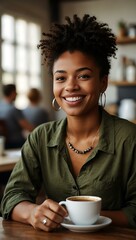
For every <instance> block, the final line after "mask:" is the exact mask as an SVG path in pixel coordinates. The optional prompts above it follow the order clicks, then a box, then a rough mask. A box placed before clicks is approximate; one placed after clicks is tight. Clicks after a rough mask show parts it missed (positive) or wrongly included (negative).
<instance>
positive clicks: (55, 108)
mask: <svg viewBox="0 0 136 240" xmlns="http://www.w3.org/2000/svg"><path fill="white" fill-rule="evenodd" d="M55 101H56V99H55V98H54V99H53V100H52V104H51V105H52V107H53V109H54V110H55V111H59V110H60V109H61V107H59V108H57V106H55ZM56 103H57V101H56Z"/></svg>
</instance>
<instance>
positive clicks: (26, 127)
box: [19, 118, 34, 132]
mask: <svg viewBox="0 0 136 240" xmlns="http://www.w3.org/2000/svg"><path fill="white" fill-rule="evenodd" d="M19 125H20V126H21V128H23V129H24V130H27V131H29V132H31V131H32V130H33V129H34V126H33V125H32V124H30V123H29V122H28V121H27V120H26V119H25V118H22V119H20V120H19Z"/></svg>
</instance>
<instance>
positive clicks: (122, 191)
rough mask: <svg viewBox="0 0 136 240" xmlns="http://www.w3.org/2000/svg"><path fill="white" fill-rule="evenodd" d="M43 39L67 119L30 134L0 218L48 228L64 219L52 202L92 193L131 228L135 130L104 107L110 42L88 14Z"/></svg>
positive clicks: (106, 212) (135, 201)
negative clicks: (40, 195)
mask: <svg viewBox="0 0 136 240" xmlns="http://www.w3.org/2000/svg"><path fill="white" fill-rule="evenodd" d="M43 36H44V38H43V39H42V40H41V41H40V44H39V48H40V49H41V50H42V55H43V56H44V60H45V64H46V65H47V66H48V67H49V70H50V73H51V76H52V82H53V93H54V97H55V100H56V102H57V103H58V105H59V106H60V107H59V109H60V108H62V109H63V110H64V112H65V113H66V118H65V119H61V120H58V121H52V122H48V123H45V124H42V125H40V126H38V127H37V128H36V129H34V131H33V132H32V133H31V134H29V137H28V139H27V141H26V143H25V144H24V146H23V148H22V156H21V160H20V161H19V162H18V163H17V164H16V166H15V168H14V170H13V172H12V174H11V177H10V179H9V182H8V184H7V186H6V190H5V195H4V197H3V200H2V214H3V218H4V219H11V220H14V221H19V222H22V223H26V224H31V225H32V226H33V227H34V228H35V229H39V230H43V231H53V230H54V229H56V228H58V227H59V226H60V225H61V223H62V222H63V221H64V218H65V216H67V215H68V213H67V211H66V209H65V208H63V207H62V206H60V205H59V201H62V200H65V199H66V198H67V197H69V196H73V195H74V196H76V195H92V196H99V197H101V198H102V209H101V213H100V214H101V215H102V216H105V217H109V218H111V219H112V224H114V225H118V226H122V227H125V226H127V227H134V228H136V125H135V124H133V123H131V122H129V121H127V120H125V119H121V118H119V117H117V116H113V115H111V114H109V113H108V112H107V111H105V109H104V106H105V101H106V99H105V97H106V96H105V91H106V89H107V85H108V75H109V72H110V69H111V58H112V57H116V50H117V47H116V37H115V35H114V34H113V32H112V30H111V29H110V28H109V27H108V25H107V24H106V23H101V22H98V21H97V19H96V17H95V16H90V15H88V14H85V15H84V16H83V18H79V17H78V16H77V15H74V16H73V18H72V19H70V18H69V17H66V24H58V23H55V24H53V26H51V29H50V31H49V32H47V33H44V35H43ZM100 100H101V101H100ZM102 100H103V101H102ZM53 103H54V101H53ZM54 107H55V105H54ZM55 108H56V107H55ZM42 184H43V188H44V192H45V194H46V198H45V200H44V201H43V202H42V204H40V205H38V204H37V203H36V197H37V195H38V192H39V189H40V187H41V185H42Z"/></svg>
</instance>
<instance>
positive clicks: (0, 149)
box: [0, 136, 5, 156]
mask: <svg viewBox="0 0 136 240" xmlns="http://www.w3.org/2000/svg"><path fill="white" fill-rule="evenodd" d="M4 149H5V137H4V136H0V156H2V155H3V154H4Z"/></svg>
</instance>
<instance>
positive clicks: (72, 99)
mask: <svg viewBox="0 0 136 240" xmlns="http://www.w3.org/2000/svg"><path fill="white" fill-rule="evenodd" d="M81 99H83V97H67V98H65V100H66V101H68V102H76V101H79V100H81Z"/></svg>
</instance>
